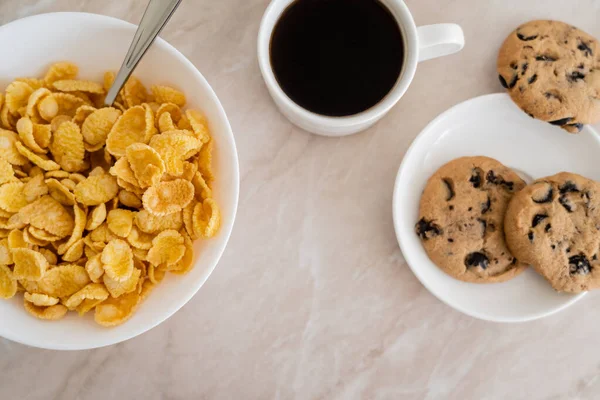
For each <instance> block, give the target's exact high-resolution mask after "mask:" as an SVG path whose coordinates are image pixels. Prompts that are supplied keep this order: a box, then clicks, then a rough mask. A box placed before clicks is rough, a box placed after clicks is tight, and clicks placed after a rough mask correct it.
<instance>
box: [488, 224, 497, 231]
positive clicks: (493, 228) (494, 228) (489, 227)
mask: <svg viewBox="0 0 600 400" xmlns="http://www.w3.org/2000/svg"><path fill="white" fill-rule="evenodd" d="M488 231H490V232H496V225H494V224H491V223H490V224H488Z"/></svg>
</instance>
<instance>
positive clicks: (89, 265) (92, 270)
mask: <svg viewBox="0 0 600 400" xmlns="http://www.w3.org/2000/svg"><path fill="white" fill-rule="evenodd" d="M101 257H102V253H98V254H96V255H95V256H93V257H92V258H90V259H89V260H88V261H87V262H86V264H85V270H86V271H87V273H88V275H89V276H90V279H91V280H92V282H95V283H99V282H101V281H102V275H104V266H103V265H102V261H101V259H100V258H101Z"/></svg>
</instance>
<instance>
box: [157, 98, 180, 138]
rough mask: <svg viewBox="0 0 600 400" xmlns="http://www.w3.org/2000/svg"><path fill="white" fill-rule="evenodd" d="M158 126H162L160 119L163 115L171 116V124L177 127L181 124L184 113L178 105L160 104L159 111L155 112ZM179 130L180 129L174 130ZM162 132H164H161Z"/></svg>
mask: <svg viewBox="0 0 600 400" xmlns="http://www.w3.org/2000/svg"><path fill="white" fill-rule="evenodd" d="M155 114H156V115H155V118H156V125H158V126H160V118H161V117H162V115H163V114H169V117H170V119H171V122H172V123H173V124H175V125H177V124H178V123H179V121H180V120H181V118H183V112H182V111H181V108H179V106H178V105H176V104H173V103H163V104H160V106H159V107H158V109H157V110H156V111H155ZM173 129H178V128H173ZM161 131H162V130H161Z"/></svg>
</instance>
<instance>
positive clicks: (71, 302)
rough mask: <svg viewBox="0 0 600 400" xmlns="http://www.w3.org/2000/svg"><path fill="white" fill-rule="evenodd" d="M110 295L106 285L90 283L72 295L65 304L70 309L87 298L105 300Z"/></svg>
mask: <svg viewBox="0 0 600 400" xmlns="http://www.w3.org/2000/svg"><path fill="white" fill-rule="evenodd" d="M108 296H109V293H108V291H107V290H106V288H105V287H104V285H102V284H100V283H89V284H88V285H86V286H85V287H84V288H83V289H81V290H80V291H78V292H77V293H74V294H73V295H71V296H70V297H69V298H68V299H67V300H66V301H65V303H64V304H65V306H66V307H67V308H69V309H70V310H74V309H76V308H77V307H79V306H80V305H81V303H83V302H84V300H86V299H90V300H101V301H104V300H106V299H108Z"/></svg>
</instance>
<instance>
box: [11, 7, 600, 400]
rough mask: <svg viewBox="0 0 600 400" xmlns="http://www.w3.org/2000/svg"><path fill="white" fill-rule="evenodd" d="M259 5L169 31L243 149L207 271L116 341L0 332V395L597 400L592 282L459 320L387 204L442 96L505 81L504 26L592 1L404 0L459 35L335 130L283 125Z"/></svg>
mask: <svg viewBox="0 0 600 400" xmlns="http://www.w3.org/2000/svg"><path fill="white" fill-rule="evenodd" d="M144 3H145V1H141V0H135V1H133V0H131V1H124V0H102V1H101V0H87V1H81V0H79V1H77V0H70V1H69V0H65V1H53V0H37V1H32V0H3V1H2V2H0V23H6V22H9V21H11V20H14V19H17V18H21V17H25V16H28V15H31V14H37V13H43V12H50V11H59V10H70V11H87V12H93V13H100V14H106V15H111V16H114V17H118V18H121V19H124V20H127V21H130V22H134V23H135V22H137V21H138V20H139V18H140V17H141V14H142V12H143V10H144ZM267 3H268V0H218V1H215V0H185V1H184V2H183V4H182V6H181V8H180V10H179V11H178V12H177V13H176V14H175V15H174V17H173V19H172V21H171V22H170V24H169V25H168V26H167V27H166V29H165V31H164V33H163V34H162V36H163V37H164V38H165V39H166V40H167V41H169V42H171V43H172V44H173V45H174V46H175V47H177V48H178V49H179V50H180V51H181V52H182V53H183V54H185V55H186V56H187V57H188V58H189V59H190V60H191V61H192V62H193V63H194V64H195V65H196V66H197V67H198V68H199V69H200V70H201V71H202V73H203V74H204V75H205V76H206V78H207V79H208V81H209V82H210V83H211V84H212V86H213V88H214V89H215V91H216V92H217V94H218V95H219V97H220V99H221V101H222V103H223V105H224V106H225V109H226V110H227V112H228V115H229V117H230V120H231V124H232V126H233V129H234V132H235V136H236V140H237V144H238V149H239V156H240V162H241V177H242V182H241V197H240V209H239V213H238V219H237V222H236V227H235V229H234V232H233V236H232V237H231V241H230V244H229V247H228V248H227V250H226V252H225V255H224V256H223V259H222V261H221V262H220V264H219V266H218V267H217V269H216V270H215V272H214V274H213V275H212V276H211V278H210V279H209V280H208V282H207V283H206V284H205V285H204V287H203V288H202V289H201V290H200V292H199V293H198V294H197V295H196V296H195V297H194V298H193V300H192V301H190V302H189V303H188V304H187V305H186V306H185V307H184V308H183V309H182V310H181V311H180V312H178V313H177V314H176V315H175V316H173V317H172V318H170V319H169V320H167V321H166V322H165V323H163V324H162V325H160V326H158V327H157V328H155V329H153V330H151V331H150V332H148V333H146V334H144V335H141V336H140V337H138V338H135V339H133V340H130V341H128V342H125V343H121V344H118V345H115V346H112V347H108V348H103V349H98V350H92V351H81V352H55V351H45V350H39V349H33V348H28V347H25V346H21V345H18V344H15V343H12V342H9V341H6V340H1V339H0V393H1V395H0V396H1V397H2V398H5V399H9V398H10V399H20V400H21V399H22V400H25V399H44V400H45V399H61V400H69V399H117V398H139V399H141V398H143V399H147V400H154V399H192V398H193V399H508V398H510V399H548V400H549V399H594V398H598V397H600V379H598V377H599V376H600V346H597V343H596V338H598V337H599V336H600V324H599V323H598V321H597V320H596V316H595V312H596V311H595V310H596V306H599V307H600V296H599V295H598V294H595V293H592V294H590V295H588V296H587V297H586V298H585V299H584V300H583V301H581V302H580V303H578V304H576V305H575V306H573V307H571V308H570V309H568V310H566V311H564V312H561V313H559V314H557V315H554V316H552V317H549V318H546V319H543V320H540V321H536V322H530V323H524V324H514V325H502V324H495V323H489V322H483V321H479V320H476V319H473V318H470V317H467V316H465V315H462V314H460V313H459V312H457V311H454V310H453V309H451V308H449V307H447V306H446V305H444V304H442V303H441V302H439V301H438V300H437V299H435V298H434V297H433V296H432V295H431V294H430V293H429V292H428V291H427V290H426V289H425V288H424V287H423V286H422V285H421V284H420V283H419V282H418V281H417V279H416V278H415V277H414V276H413V274H412V273H411V271H410V269H409V268H408V267H407V265H406V263H405V262H404V259H403V257H402V254H401V252H400V250H399V248H398V244H397V242H396V238H395V235H394V230H393V226H392V215H391V214H392V212H391V209H392V207H391V201H392V187H393V183H394V178H395V176H396V171H397V168H398V165H399V164H400V161H401V160H402V157H403V155H404V153H405V151H406V149H407V148H408V146H409V144H410V143H411V141H412V139H413V138H414V137H415V136H416V135H417V134H418V132H419V131H420V130H421V129H422V128H423V127H424V126H425V125H426V124H427V122H428V121H429V120H431V119H432V118H433V117H435V116H436V115H437V114H438V113H440V112H442V111H443V110H445V109H447V108H448V107H450V106H452V105H454V104H456V103H458V102H460V101H462V100H465V99H468V98H470V97H473V96H478V95H482V94H485V93H491V92H496V91H499V90H500V87H499V84H498V81H497V78H496V75H495V72H494V64H495V53H496V51H497V48H498V46H499V45H500V43H501V41H502V40H503V38H504V37H505V35H506V34H507V33H508V32H509V31H510V30H511V29H512V28H513V27H514V26H516V25H517V24H519V23H521V22H524V21H526V20H529V19H533V18H554V19H561V20H564V21H567V22H569V23H572V24H575V25H577V26H579V27H581V28H583V29H584V30H586V31H588V32H589V33H591V34H594V35H595V36H597V37H598V36H600V25H598V24H597V18H598V15H600V14H599V13H600V2H598V1H594V0H570V1H562V0H545V1H542V0H528V1H523V0H488V1H481V2H475V1H472V0H407V4H408V6H409V7H410V8H411V10H412V12H413V14H414V18H415V20H416V21H417V23H418V24H430V23H436V22H456V23H459V24H461V25H462V27H463V28H464V31H465V36H466V47H465V49H464V50H463V51H462V52H461V53H460V54H457V55H453V56H450V57H447V58H445V59H439V60H433V61H429V62H426V63H424V64H422V65H420V66H419V69H418V71H417V74H416V76H415V80H414V82H413V84H412V86H411V87H410V88H409V90H408V92H407V93H406V95H405V97H404V98H403V99H402V100H401V101H400V103H399V104H398V105H397V106H396V107H395V108H394V109H393V110H392V111H391V112H390V114H389V115H388V116H387V117H386V118H384V119H383V120H382V121H380V122H379V123H378V124H377V125H376V126H375V127H373V128H372V129H370V130H369V131H366V132H364V133H362V134H359V135H356V136H351V137H347V138H341V139H328V138H322V137H317V136H313V135H310V134H308V133H306V132H303V131H301V130H299V129H297V128H295V127H293V126H292V125H291V124H290V123H289V122H288V121H287V120H285V118H283V117H282V116H281V115H280V114H279V113H278V112H277V110H276V109H275V107H274V105H273V103H272V102H271V100H270V98H269V96H268V94H267V91H266V89H265V87H264V85H263V82H262V79H261V76H260V74H259V70H258V65H257V60H256V56H255V42H256V34H257V31H258V25H259V21H260V18H261V15H262V13H263V11H264V9H265V7H266V6H267ZM15 46H18V38H15ZM9 53H10V51H9V50H8V49H5V54H9ZM482 129H484V127H482ZM0 323H7V322H6V321H0Z"/></svg>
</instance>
